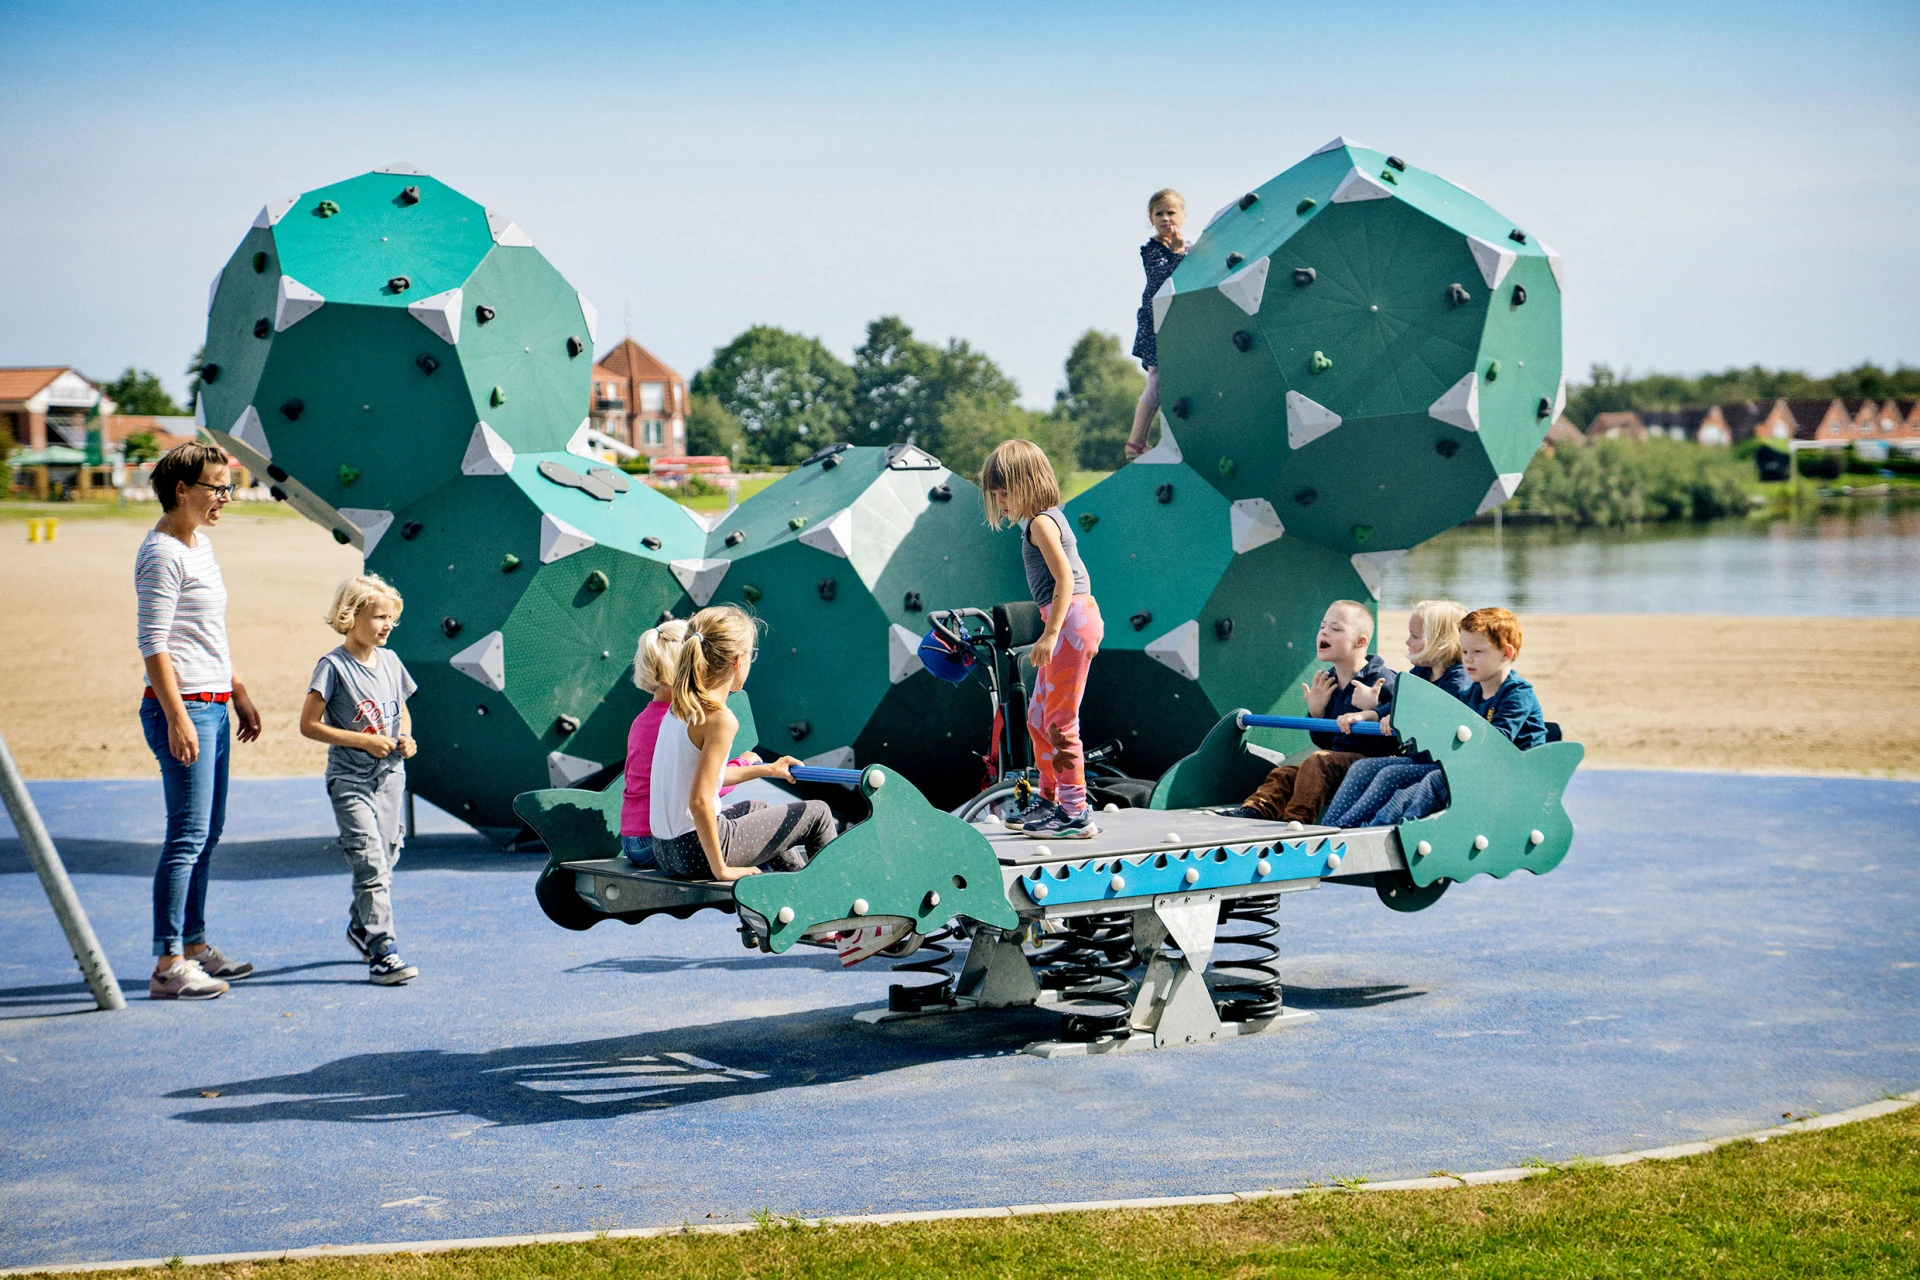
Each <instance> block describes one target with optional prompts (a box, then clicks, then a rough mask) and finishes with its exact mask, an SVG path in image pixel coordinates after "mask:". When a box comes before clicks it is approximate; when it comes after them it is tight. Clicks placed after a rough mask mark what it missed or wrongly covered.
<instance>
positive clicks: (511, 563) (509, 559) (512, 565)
mask: <svg viewBox="0 0 1920 1280" xmlns="http://www.w3.org/2000/svg"><path fill="white" fill-rule="evenodd" d="M519 567H520V557H519V556H517V555H515V554H513V552H511V551H509V552H507V554H505V555H503V556H501V557H500V572H502V573H512V572H513V571H514V570H515V569H518V568H519Z"/></svg>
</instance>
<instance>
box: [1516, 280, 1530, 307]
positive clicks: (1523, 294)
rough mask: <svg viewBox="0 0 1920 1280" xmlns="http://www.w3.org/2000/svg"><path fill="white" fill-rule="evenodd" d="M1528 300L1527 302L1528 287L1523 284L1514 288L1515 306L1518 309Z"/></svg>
mask: <svg viewBox="0 0 1920 1280" xmlns="http://www.w3.org/2000/svg"><path fill="white" fill-rule="evenodd" d="M1526 300H1527V286H1525V285H1523V284H1517V285H1515V286H1513V305H1514V306H1516V307H1517V306H1520V305H1521V304H1522V303H1524V302H1525V301H1526Z"/></svg>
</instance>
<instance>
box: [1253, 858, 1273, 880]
mask: <svg viewBox="0 0 1920 1280" xmlns="http://www.w3.org/2000/svg"><path fill="white" fill-rule="evenodd" d="M1272 870H1273V864H1272V863H1271V862H1268V861H1267V860H1266V859H1265V858H1262V859H1260V861H1258V862H1256V863H1254V864H1253V871H1254V874H1255V875H1262V876H1264V875H1266V874H1268V873H1269V872H1271V871H1272Z"/></svg>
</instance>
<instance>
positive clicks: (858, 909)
mask: <svg viewBox="0 0 1920 1280" xmlns="http://www.w3.org/2000/svg"><path fill="white" fill-rule="evenodd" d="M853 914H855V915H857V916H863V915H865V914H867V900H866V899H865V898H855V899H854V900H853Z"/></svg>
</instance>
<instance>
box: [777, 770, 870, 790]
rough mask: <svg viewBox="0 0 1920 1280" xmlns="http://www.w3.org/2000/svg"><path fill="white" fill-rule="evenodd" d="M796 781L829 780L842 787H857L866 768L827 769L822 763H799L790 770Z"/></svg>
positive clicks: (828, 781)
mask: <svg viewBox="0 0 1920 1280" xmlns="http://www.w3.org/2000/svg"><path fill="white" fill-rule="evenodd" d="M789 772H791V773H792V774H793V780H794V781H795V782H827V783H833V784H835V785H838V786H842V787H857V786H859V785H860V779H861V778H862V777H863V776H864V775H865V773H866V770H865V769H827V768H823V767H822V766H820V765H812V764H797V765H795V766H793V768H792V769H791V770H790V771H789Z"/></svg>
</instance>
